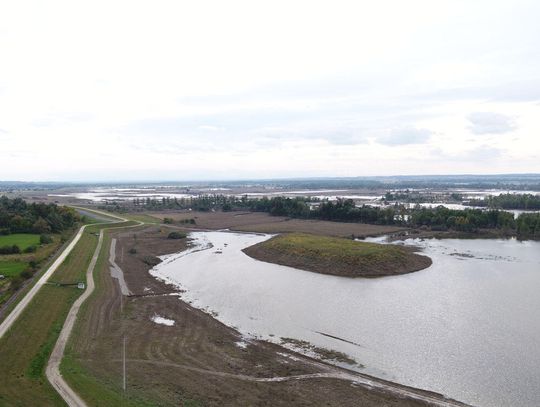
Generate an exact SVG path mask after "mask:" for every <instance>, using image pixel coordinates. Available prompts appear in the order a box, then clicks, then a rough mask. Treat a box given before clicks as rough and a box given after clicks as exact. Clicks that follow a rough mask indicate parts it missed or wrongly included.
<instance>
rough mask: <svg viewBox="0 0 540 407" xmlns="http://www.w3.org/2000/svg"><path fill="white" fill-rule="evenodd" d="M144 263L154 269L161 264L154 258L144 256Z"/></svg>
mask: <svg viewBox="0 0 540 407" xmlns="http://www.w3.org/2000/svg"><path fill="white" fill-rule="evenodd" d="M143 262H145V263H146V264H148V265H149V266H152V267H154V266H157V265H158V264H159V263H161V260H160V259H158V258H157V257H154V256H144V258H143Z"/></svg>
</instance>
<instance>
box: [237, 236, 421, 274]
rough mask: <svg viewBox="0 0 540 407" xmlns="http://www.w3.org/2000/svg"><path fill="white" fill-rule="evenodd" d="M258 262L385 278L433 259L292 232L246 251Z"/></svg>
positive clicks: (397, 248)
mask: <svg viewBox="0 0 540 407" xmlns="http://www.w3.org/2000/svg"><path fill="white" fill-rule="evenodd" d="M244 253H246V254H247V255H248V256H251V257H253V258H255V259H257V260H261V261H266V262H269V263H276V264H281V265H284V266H290V267H295V268H299V269H302V270H307V271H314V272H317V273H322V274H331V275H335V276H343V277H382V276H390V275H397V274H404V273H410V272H413V271H418V270H422V269H424V268H426V267H429V266H430V265H431V259H430V258H429V257H427V256H421V255H419V254H417V253H414V252H413V251H412V250H411V249H410V248H405V247H401V246H395V245H383V244H377V243H367V242H357V241H354V240H350V239H344V238H336V237H325V236H315V235H309V234H303V233H291V234H286V235H279V236H276V237H273V238H272V239H270V240H267V241H265V242H262V243H258V244H256V245H253V246H250V247H248V248H246V249H244Z"/></svg>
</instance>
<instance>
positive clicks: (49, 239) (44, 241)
mask: <svg viewBox="0 0 540 407" xmlns="http://www.w3.org/2000/svg"><path fill="white" fill-rule="evenodd" d="M52 241H53V240H52V237H50V236H49V235H46V234H41V235H40V236H39V243H40V244H49V243H52Z"/></svg>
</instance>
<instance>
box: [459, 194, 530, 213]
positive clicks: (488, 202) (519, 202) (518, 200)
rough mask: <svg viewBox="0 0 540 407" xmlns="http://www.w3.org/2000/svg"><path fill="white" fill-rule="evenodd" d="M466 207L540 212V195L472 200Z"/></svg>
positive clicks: (503, 196)
mask: <svg viewBox="0 0 540 407" xmlns="http://www.w3.org/2000/svg"><path fill="white" fill-rule="evenodd" d="M465 205H469V206H481V207H485V208H494V209H525V210H540V195H533V194H501V195H498V196H489V197H487V198H484V199H471V200H469V201H468V202H466V203H465Z"/></svg>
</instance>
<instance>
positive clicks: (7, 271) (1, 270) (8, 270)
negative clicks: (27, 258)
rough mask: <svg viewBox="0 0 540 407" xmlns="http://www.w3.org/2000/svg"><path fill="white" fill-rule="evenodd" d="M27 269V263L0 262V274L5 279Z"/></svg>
mask: <svg viewBox="0 0 540 407" xmlns="http://www.w3.org/2000/svg"><path fill="white" fill-rule="evenodd" d="M27 267H28V264H27V263H23V262H20V261H0V274H1V275H3V276H5V277H13V276H17V275H19V274H20V273H21V271H23V270H24V269H26V268H27Z"/></svg>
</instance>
